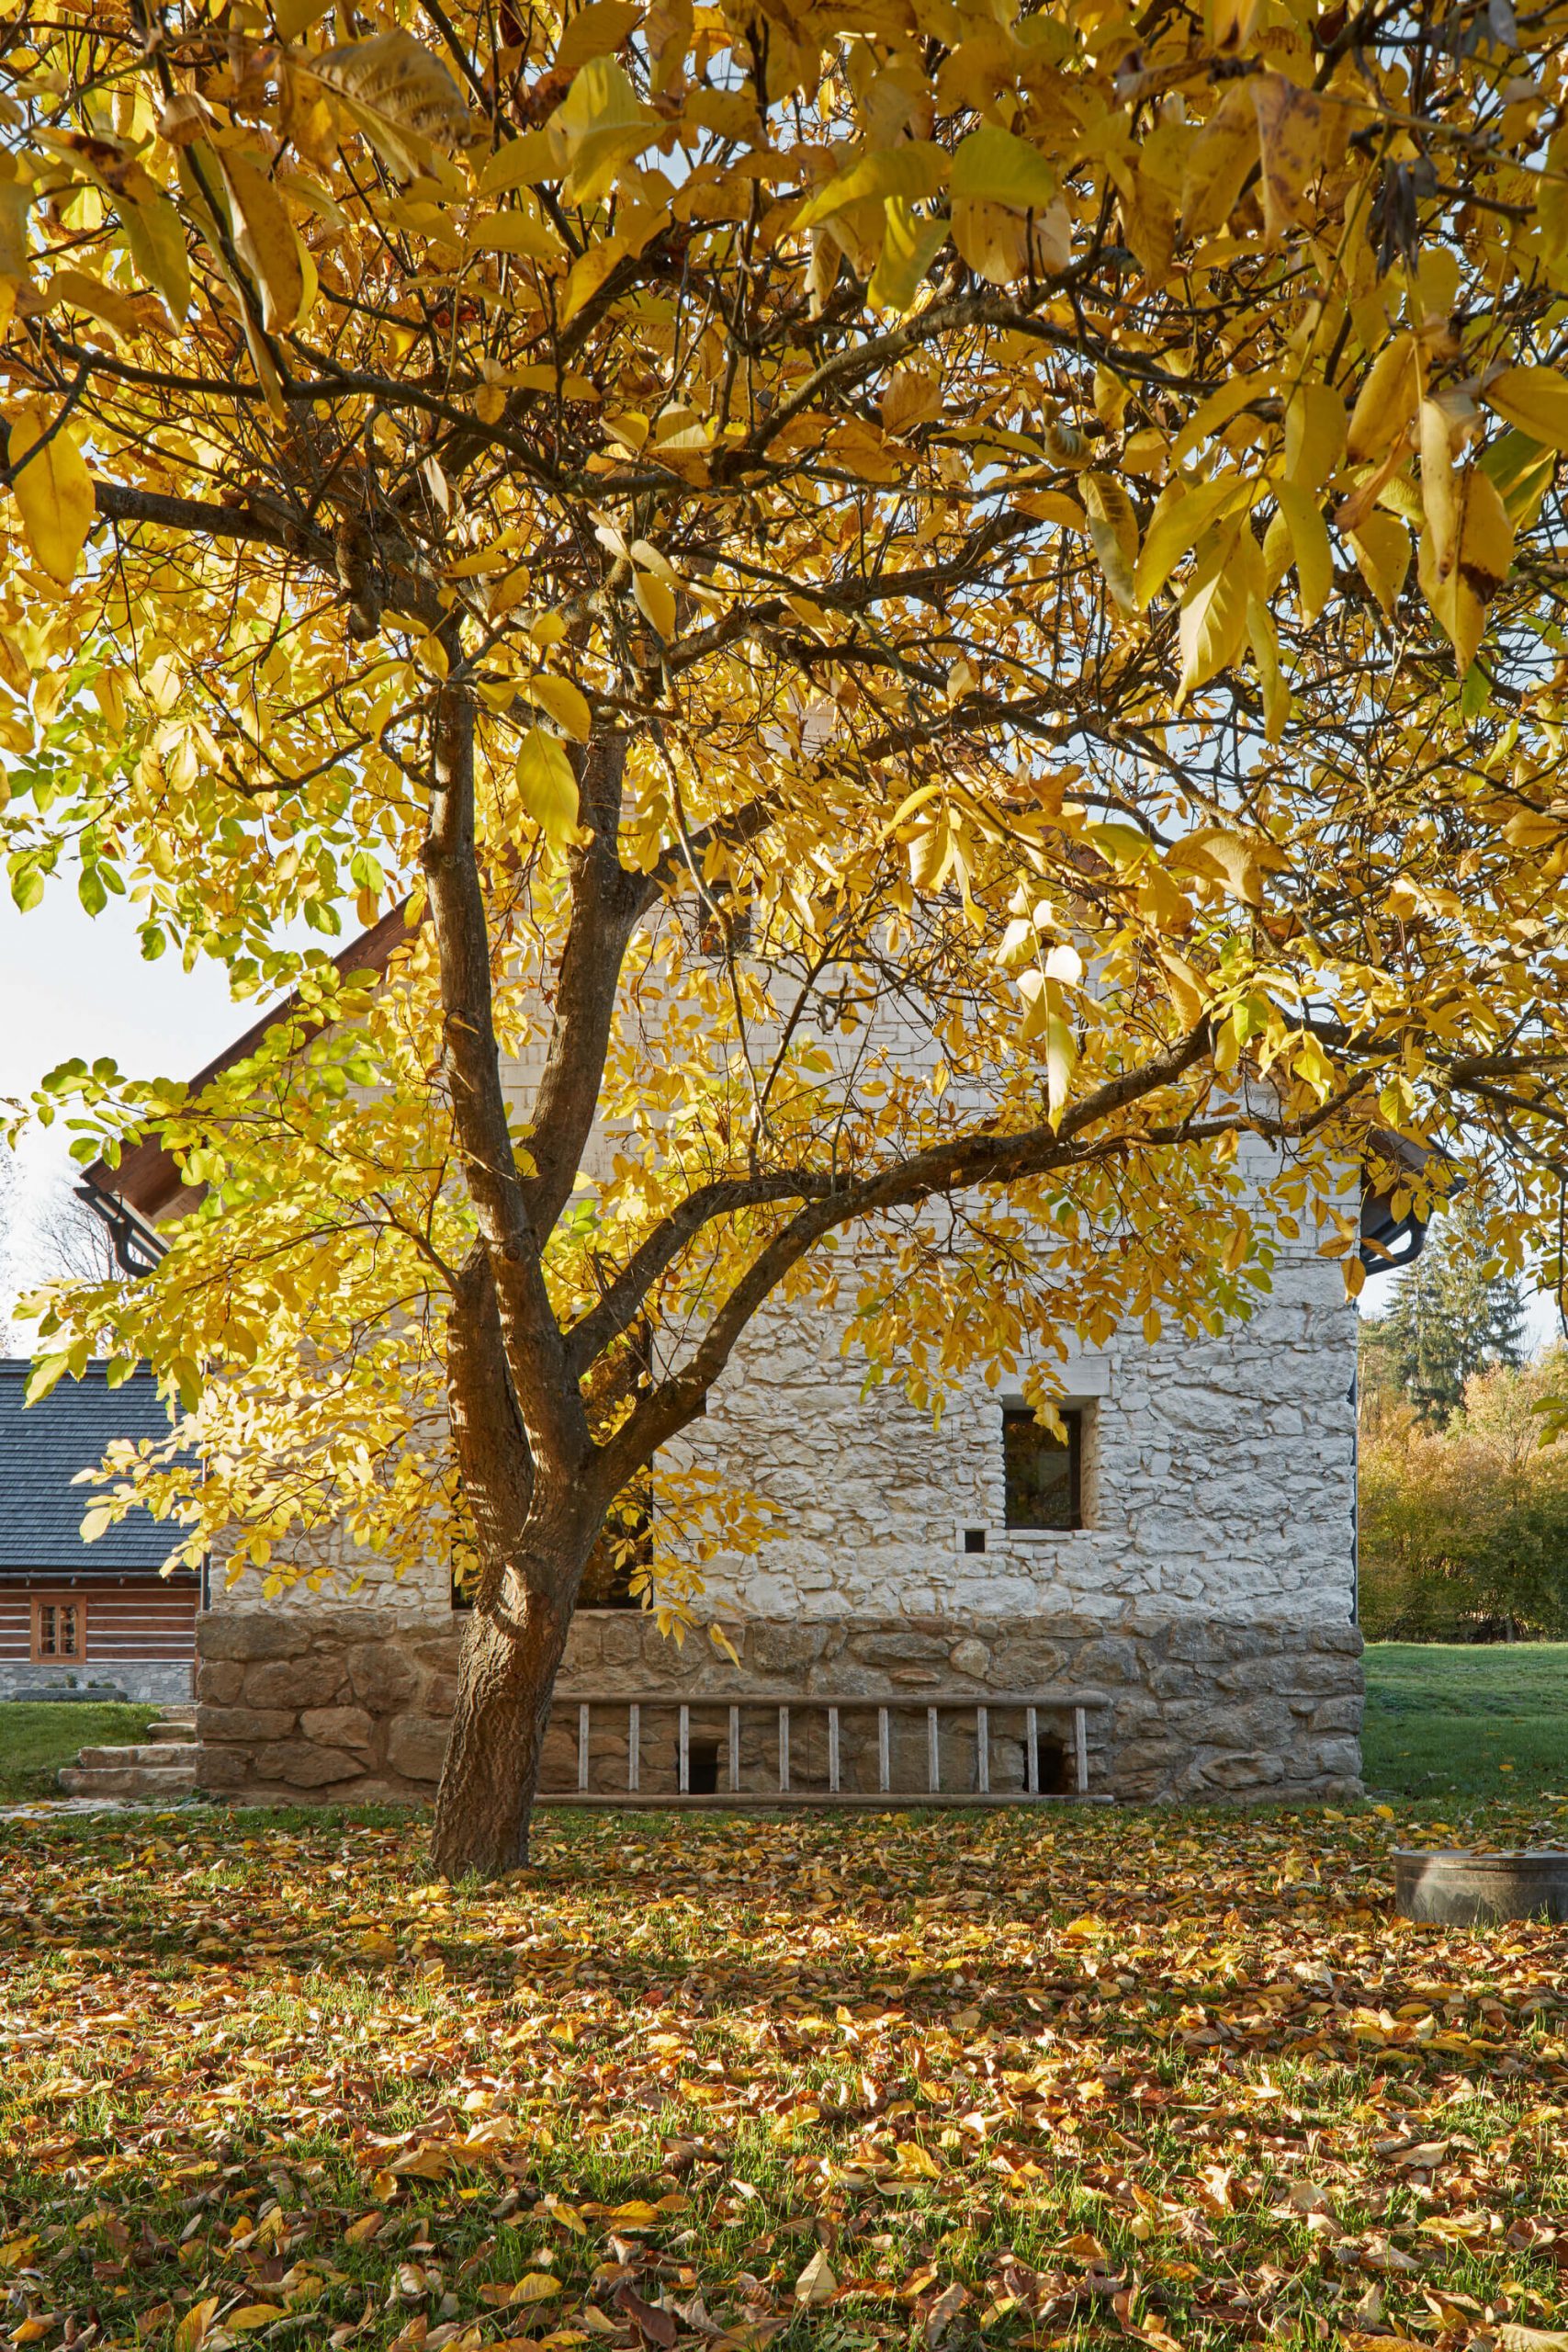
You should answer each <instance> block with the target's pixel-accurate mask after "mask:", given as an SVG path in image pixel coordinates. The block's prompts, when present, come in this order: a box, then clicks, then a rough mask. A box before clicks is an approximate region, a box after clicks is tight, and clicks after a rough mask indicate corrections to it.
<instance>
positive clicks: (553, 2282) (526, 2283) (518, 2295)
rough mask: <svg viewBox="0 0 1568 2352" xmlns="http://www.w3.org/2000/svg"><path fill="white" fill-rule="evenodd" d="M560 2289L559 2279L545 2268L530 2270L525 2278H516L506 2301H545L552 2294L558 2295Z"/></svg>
mask: <svg viewBox="0 0 1568 2352" xmlns="http://www.w3.org/2000/svg"><path fill="white" fill-rule="evenodd" d="M560 2290H561V2285H560V2280H559V2279H558V2278H552V2277H551V2276H550V2274H549V2272H548V2271H547V2270H530V2271H529V2272H528V2273H527V2275H526V2277H525V2278H519V2279H518V2280H517V2282H516V2284H515V2286H514V2287H513V2290H512V2292H511V2295H510V2296H509V2298H508V2301H511V2302H513V2303H547V2302H548V2301H549V2300H550V2298H551V2297H552V2295H558V2294H559V2293H560Z"/></svg>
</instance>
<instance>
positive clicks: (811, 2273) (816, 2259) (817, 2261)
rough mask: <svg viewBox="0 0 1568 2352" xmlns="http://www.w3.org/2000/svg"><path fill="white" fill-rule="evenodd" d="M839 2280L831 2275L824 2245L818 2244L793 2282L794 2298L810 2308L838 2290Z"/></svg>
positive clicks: (830, 2296) (824, 2300) (829, 2297)
mask: <svg viewBox="0 0 1568 2352" xmlns="http://www.w3.org/2000/svg"><path fill="white" fill-rule="evenodd" d="M838 2287H839V2282H838V2280H837V2278H835V2277H834V2276H833V2271H832V2268H831V2266H830V2265H829V2260H828V2250H827V2248H826V2246H820V2245H819V2246H818V2249H817V2251H816V2253H815V2254H814V2255H813V2256H812V2257H811V2259H810V2261H809V2262H808V2263H807V2266H806V2267H805V2269H804V2270H803V2271H802V2272H801V2274H800V2276H799V2278H796V2280H795V2301H796V2302H797V2303H804V2304H805V2305H806V2307H807V2310H810V2309H811V2308H813V2307H814V2306H815V2305H816V2304H818V2303H825V2302H828V2301H830V2300H831V2298H832V2297H833V2296H834V2295H835V2294H836V2293H837V2292H838Z"/></svg>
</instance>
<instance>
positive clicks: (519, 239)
mask: <svg viewBox="0 0 1568 2352" xmlns="http://www.w3.org/2000/svg"><path fill="white" fill-rule="evenodd" d="M464 242H465V243H466V244H467V247H468V251H469V253H473V254H515V255H516V256H517V258H518V259H519V260H523V261H564V260H565V258H566V247H565V246H564V245H563V244H562V243H561V241H560V239H559V238H558V236H557V234H556V232H555V231H554V230H553V229H547V227H546V226H545V223H544V222H543V221H542V220H537V219H536V217H535V216H534V214H533V213H532V212H527V211H524V210H523V209H514V210H513V211H510V212H492V213H490V214H489V215H488V216H487V217H486V218H485V219H484V220H476V221H475V222H474V223H473V224H472V226H471V227H470V228H469V230H468V234H467V237H466V238H465V241H464Z"/></svg>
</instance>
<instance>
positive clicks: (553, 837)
mask: <svg viewBox="0 0 1568 2352" xmlns="http://www.w3.org/2000/svg"><path fill="white" fill-rule="evenodd" d="M517 789H518V793H519V795H520V796H521V798H522V802H523V806H524V808H525V809H526V810H527V812H528V814H529V816H530V817H532V818H533V820H534V821H535V823H536V825H537V826H538V828H539V831H541V832H542V833H543V834H544V836H545V839H546V840H547V842H550V843H551V844H552V846H553V847H555V848H557V849H563V848H565V847H567V846H568V845H569V844H570V842H574V841H576V840H577V838H578V829H577V810H578V794H577V776H576V775H575V773H574V771H573V768H572V764H571V762H570V760H569V759H568V757H567V755H566V752H565V750H564V749H563V747H562V744H561V740H560V737H559V736H558V735H552V734H551V733H550V732H549V731H548V729H547V728H543V727H530V729H528V732H527V734H526V735H525V737H524V739H523V748H522V750H521V751H520V752H518V754H517Z"/></svg>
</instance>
